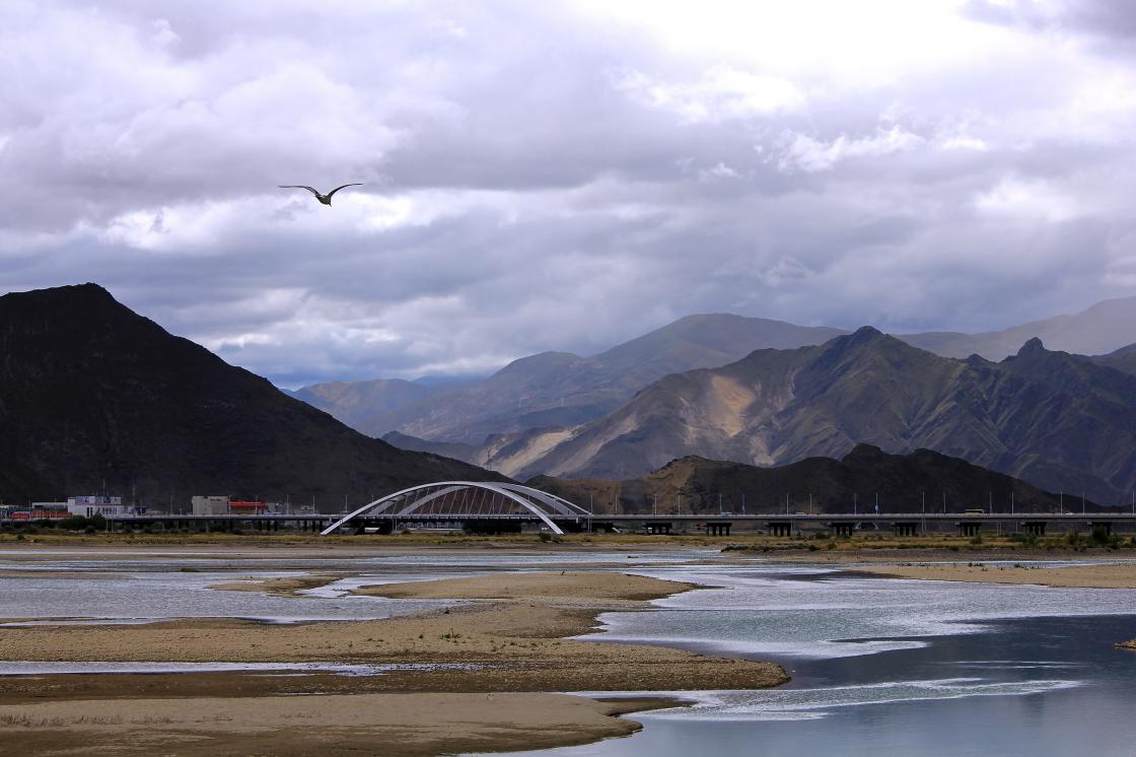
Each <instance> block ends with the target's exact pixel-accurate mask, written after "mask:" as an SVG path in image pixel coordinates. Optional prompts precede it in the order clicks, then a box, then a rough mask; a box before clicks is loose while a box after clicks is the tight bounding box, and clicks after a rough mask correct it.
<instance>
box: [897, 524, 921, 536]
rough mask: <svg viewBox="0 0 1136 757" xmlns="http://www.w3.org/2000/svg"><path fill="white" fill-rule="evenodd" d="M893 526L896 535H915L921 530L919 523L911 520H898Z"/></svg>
mask: <svg viewBox="0 0 1136 757" xmlns="http://www.w3.org/2000/svg"><path fill="white" fill-rule="evenodd" d="M891 528H892V531H893V532H894V533H895V535H896V536H915V534H916V532H917V531H918V530H919V524H918V523H912V522H909V521H896V522H895V523H893V524H892V527H891Z"/></svg>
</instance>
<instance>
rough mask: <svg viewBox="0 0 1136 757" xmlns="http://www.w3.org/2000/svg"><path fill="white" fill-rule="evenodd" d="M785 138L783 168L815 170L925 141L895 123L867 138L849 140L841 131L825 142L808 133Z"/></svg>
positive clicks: (917, 145)
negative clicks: (835, 136) (838, 134)
mask: <svg viewBox="0 0 1136 757" xmlns="http://www.w3.org/2000/svg"><path fill="white" fill-rule="evenodd" d="M782 141H783V143H784V146H783V147H782V149H781V154H780V157H779V158H778V161H777V167H778V168H779V169H780V170H782V171H788V172H792V171H805V172H808V173H816V172H818V171H830V170H832V168H834V167H835V166H836V164H838V163H840V162H841V161H844V160H849V159H852V158H878V157H883V156H886V155H891V154H894V153H899V152H907V151H908V150H914V149H915V148H917V147H919V146H920V145H922V144H923V143H924V142H925V141H926V140H925V139H924V138H923V137H921V136H919V135H918V134H913V133H912V132H909V131H906V130H905V129H904V128H903V127H901V126H899V125H898V124H895V125H893V126H891V128H888V129H882V128H881V129H877V131H876V133H875V134H873V135H871V136H868V137H859V138H853V139H849V138H848V136H847V135H845V134H841V135H840V136H838V137H837V138H836V139H833V140H831V141H829V142H824V141H821V140H818V139H814V138H813V137H810V136H808V135H806V134H794V133H789V134H786V135H784V137H783V138H782Z"/></svg>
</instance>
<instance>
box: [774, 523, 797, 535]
mask: <svg viewBox="0 0 1136 757" xmlns="http://www.w3.org/2000/svg"><path fill="white" fill-rule="evenodd" d="M769 533H770V534H772V535H773V536H792V535H793V521H791V520H771V521H769Z"/></svg>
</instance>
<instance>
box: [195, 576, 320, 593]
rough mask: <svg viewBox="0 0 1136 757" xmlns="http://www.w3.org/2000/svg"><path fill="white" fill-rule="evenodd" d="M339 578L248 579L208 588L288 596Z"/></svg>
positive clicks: (213, 585) (226, 582)
mask: <svg viewBox="0 0 1136 757" xmlns="http://www.w3.org/2000/svg"><path fill="white" fill-rule="evenodd" d="M337 578H339V576H331V575H308V576H296V577H290V578H260V579H258V578H249V579H245V580H242V581H225V582H223V583H219V584H212V585H211V586H210V587H209V588H210V589H216V590H218V591H262V592H265V593H267V594H276V595H280V596H289V595H292V594H295V593H297V592H300V591H303V590H305V589H314V588H315V587H317V586H324V585H326V584H329V583H331V582H332V581H335V580H336V579H337Z"/></svg>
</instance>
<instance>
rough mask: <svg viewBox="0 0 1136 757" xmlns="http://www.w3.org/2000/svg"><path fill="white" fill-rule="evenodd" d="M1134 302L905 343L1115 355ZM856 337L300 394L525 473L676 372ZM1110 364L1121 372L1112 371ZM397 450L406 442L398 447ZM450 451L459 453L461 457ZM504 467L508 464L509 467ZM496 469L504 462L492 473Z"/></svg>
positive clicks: (666, 334) (705, 331)
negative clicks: (539, 449) (1027, 346)
mask: <svg viewBox="0 0 1136 757" xmlns="http://www.w3.org/2000/svg"><path fill="white" fill-rule="evenodd" d="M1134 323H1136V297H1130V298H1126V299H1117V300H1108V301H1105V302H1101V303H1099V304H1097V305H1094V306H1093V307H1091V308H1089V309H1088V310H1085V311H1083V312H1081V313H1077V314H1075V315H1061V316H1056V317H1054V318H1050V319H1046V320H1041V321H1034V322H1031V323H1027V324H1024V325H1021V326H1016V327H1013V328H1009V329H1005V330H1002V331H994V332H987V333H980V334H962V333H955V332H930V333H922V334H906V335H900V336H899V337H898V338H900V339H902V340H903V341H906V342H908V343H909V344H912V345H914V346H917V347H921V348H923V349H927V350H929V351H931V352H935V353H937V354H940V355H942V356H944V357H958V358H965V357H968V356H970V355H972V354H977V355H980V356H982V357H985V358H987V359H988V360H1001V359H1003V358H1005V357H1007V356H1009V355H1011V354H1014V353H1015V352H1017V350H1018V348H1020V347H1021V345H1022V344H1024V343H1025V342H1026V341H1027V340H1029V339H1031V338H1035V337H1036V338H1041V339H1043V340H1044V341H1045V343H1046V344H1048V345H1050V346H1051V347H1054V348H1056V349H1060V350H1065V351H1069V352H1075V353H1082V354H1098V353H1107V352H1110V351H1112V350H1117V349H1118V348H1121V347H1123V346H1125V345H1129V344H1131V343H1132V342H1134V341H1136V328H1134V327H1133V326H1132V325H1131V324H1134ZM845 333H847V332H846V331H843V330H840V329H834V328H827V327H810V326H797V325H795V324H791V323H785V322H783V321H773V320H768V319H763V318H748V317H743V316H738V315H729V314H709V315H694V316H688V317H686V318H682V319H680V320H678V321H675V322H674V323H671V324H669V325H667V326H664V327H663V328H660V329H657V330H655V331H652V332H650V333H649V334H646V335H644V336H641V337H639V338H637V339H633V340H631V341H629V342H626V343H624V344H620V345H617V346H615V347H613V348H611V349H609V350H607V351H605V352H602V353H600V354H598V355H594V356H591V357H581V356H579V355H574V354H571V353H565V352H545V353H540V354H537V355H532V356H529V357H525V358H521V359H519V360H516V361H514V362H512V363H510V364H509V365H507V366H505V367H504V368H502V369H501V370H500V371H498V372H497V373H495V374H493V375H492V376H489V377H487V378H484V379H480V380H467V381H465V382H463V383H460V384H458V385H450V386H444V385H443V386H438V385H429V386H427V385H423V384H421V383H420V382H408V381H402V380H398V379H389V380H383V379H379V380H372V381H355V382H337V383H330V384H316V385H312V386H309V387H304V388H303V389H300V390H298V391H297V392H295V393H294V396H297V397H299V398H301V399H303V400H305V401H307V402H310V403H311V404H313V405H315V406H316V407H319V408H320V409H322V410H326V411H327V412H329V413H331V414H332V415H334V416H335V417H337V418H339V419H340V420H342V421H343V422H344V423H347V424H348V425H350V426H352V427H353V428H356V429H358V430H359V431H362V432H363V433H366V434H368V435H372V436H383V435H385V434H387V433H388V432H391V431H396V432H398V433H399V434H400V435H401V436H399V437H394V438H396V439H402V440H403V441H407V440H406V437H407V436H411V437H418V438H419V439H421V440H423V441H422V442H407V443H410V444H412V445H417V446H419V447H425V446H426V442H446V443H456V444H459V445H464V448H462V451H463V454H462V457H463V458H464V459H468V460H474V459H476V460H478V461H483V460H485V459H486V458H487V457H488V458H489V459H493V458H495V457H498V456H500V453H501V450H502V449H503V448H505V447H508V448H510V449H509V451H506V452H505V454H504V458H507V459H509V460H510V462H509V463H504V462H502V463H500V469H501V470H515V469H518V464H519V463H520V462H522V461H521V458H523V457H524V455H523V454H522V455H521V458H519V457H518V455H517V444H518V442H522V444H521V447H522V448H530V447H532V446H533V445H532V444H530V443H529V441H528V440H531V439H532V438H536V440H537V444H551V443H552V442H554V441H556V440H557V438H558V435H559V434H560V433H561V430H562V429H564V428H571V427H575V426H578V425H580V424H583V423H587V422H589V421H593V420H596V419H598V418H601V417H603V416H605V415H607V414H608V413H610V412H612V411H614V410H616V409H617V408H618V407H620V406H621V405H622V404H624V403H625V402H627V401H628V400H630V399H631V398H632V397H633V396H634V395H635V393H636V392H638V391H640V390H642V389H644V388H645V387H647V386H648V385H650V384H652V383H653V382H655V381H657V380H659V379H661V378H663V377H664V376H666V375H668V374H671V373H682V372H686V371H690V370H695V369H699V368H715V367H718V366H722V365H725V364H727V363H731V362H734V361H736V360H740V359H742V358H743V357H745V356H746V355H748V354H749V353H751V352H753V351H754V350H757V349H765V348H779V349H790V348H794V347H802V346H806V345H815V344H821V343H823V342H825V341H827V340H829V339H831V338H833V337H835V336H840V335H842V334H845ZM1101 360H1102V364H1110V365H1112V366H1113V367H1117V368H1120V369H1122V370H1125V369H1126V368H1125V367H1124V366H1126V365H1127V366H1129V368H1127V370H1129V371H1130V372H1136V365H1134V363H1136V358H1134V357H1133V356H1132V355H1130V356H1129V358H1128V359H1127V361H1125V359H1123V358H1122V357H1119V356H1118V357H1112V356H1110V357H1109V358H1102V359H1101ZM1108 360H1112V362H1111V363H1110V362H1108ZM395 443H399V442H395ZM451 449H452V448H451ZM504 458H503V459H504ZM494 465H495V466H498V463H494Z"/></svg>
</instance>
